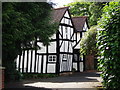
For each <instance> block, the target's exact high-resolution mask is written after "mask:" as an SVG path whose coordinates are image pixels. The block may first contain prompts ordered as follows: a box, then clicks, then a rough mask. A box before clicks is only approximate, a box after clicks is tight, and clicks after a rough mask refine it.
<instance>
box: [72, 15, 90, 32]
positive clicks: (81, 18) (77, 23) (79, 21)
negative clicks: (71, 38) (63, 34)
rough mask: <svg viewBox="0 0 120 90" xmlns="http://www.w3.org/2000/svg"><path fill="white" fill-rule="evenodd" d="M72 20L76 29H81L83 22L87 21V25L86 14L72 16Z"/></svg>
mask: <svg viewBox="0 0 120 90" xmlns="http://www.w3.org/2000/svg"><path fill="white" fill-rule="evenodd" d="M72 20H73V23H74V26H75V30H76V31H83V27H84V24H85V22H86V23H87V26H88V22H87V16H79V17H72ZM88 28H89V26H88Z"/></svg>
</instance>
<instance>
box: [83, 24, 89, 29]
mask: <svg viewBox="0 0 120 90" xmlns="http://www.w3.org/2000/svg"><path fill="white" fill-rule="evenodd" d="M83 30H86V31H88V27H87V23H86V22H85V24H84V27H83Z"/></svg>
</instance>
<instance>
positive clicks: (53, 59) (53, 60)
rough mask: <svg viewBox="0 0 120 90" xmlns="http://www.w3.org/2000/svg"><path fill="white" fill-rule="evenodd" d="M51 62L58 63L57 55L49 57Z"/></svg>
mask: <svg viewBox="0 0 120 90" xmlns="http://www.w3.org/2000/svg"><path fill="white" fill-rule="evenodd" d="M48 61H49V62H56V56H55V55H49V59H48Z"/></svg>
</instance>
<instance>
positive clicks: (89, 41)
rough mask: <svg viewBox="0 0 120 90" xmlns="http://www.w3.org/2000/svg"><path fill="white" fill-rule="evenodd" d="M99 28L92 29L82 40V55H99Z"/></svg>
mask: <svg viewBox="0 0 120 90" xmlns="http://www.w3.org/2000/svg"><path fill="white" fill-rule="evenodd" d="M96 34H97V27H96V26H93V27H91V28H90V29H89V30H88V31H87V32H86V33H85V35H84V37H83V38H82V39H81V42H80V53H81V54H84V55H95V54H96V53H97V47H96V42H97V41H96Z"/></svg>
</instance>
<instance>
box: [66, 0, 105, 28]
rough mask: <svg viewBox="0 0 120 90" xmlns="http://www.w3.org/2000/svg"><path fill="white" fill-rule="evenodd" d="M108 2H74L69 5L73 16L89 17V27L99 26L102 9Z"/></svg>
mask: <svg viewBox="0 0 120 90" xmlns="http://www.w3.org/2000/svg"><path fill="white" fill-rule="evenodd" d="M105 4H106V2H73V3H70V4H68V5H67V6H70V12H71V14H72V15H73V16H88V21H89V25H90V26H92V25H97V21H98V20H99V18H101V14H102V8H103V7H104V5H105Z"/></svg>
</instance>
